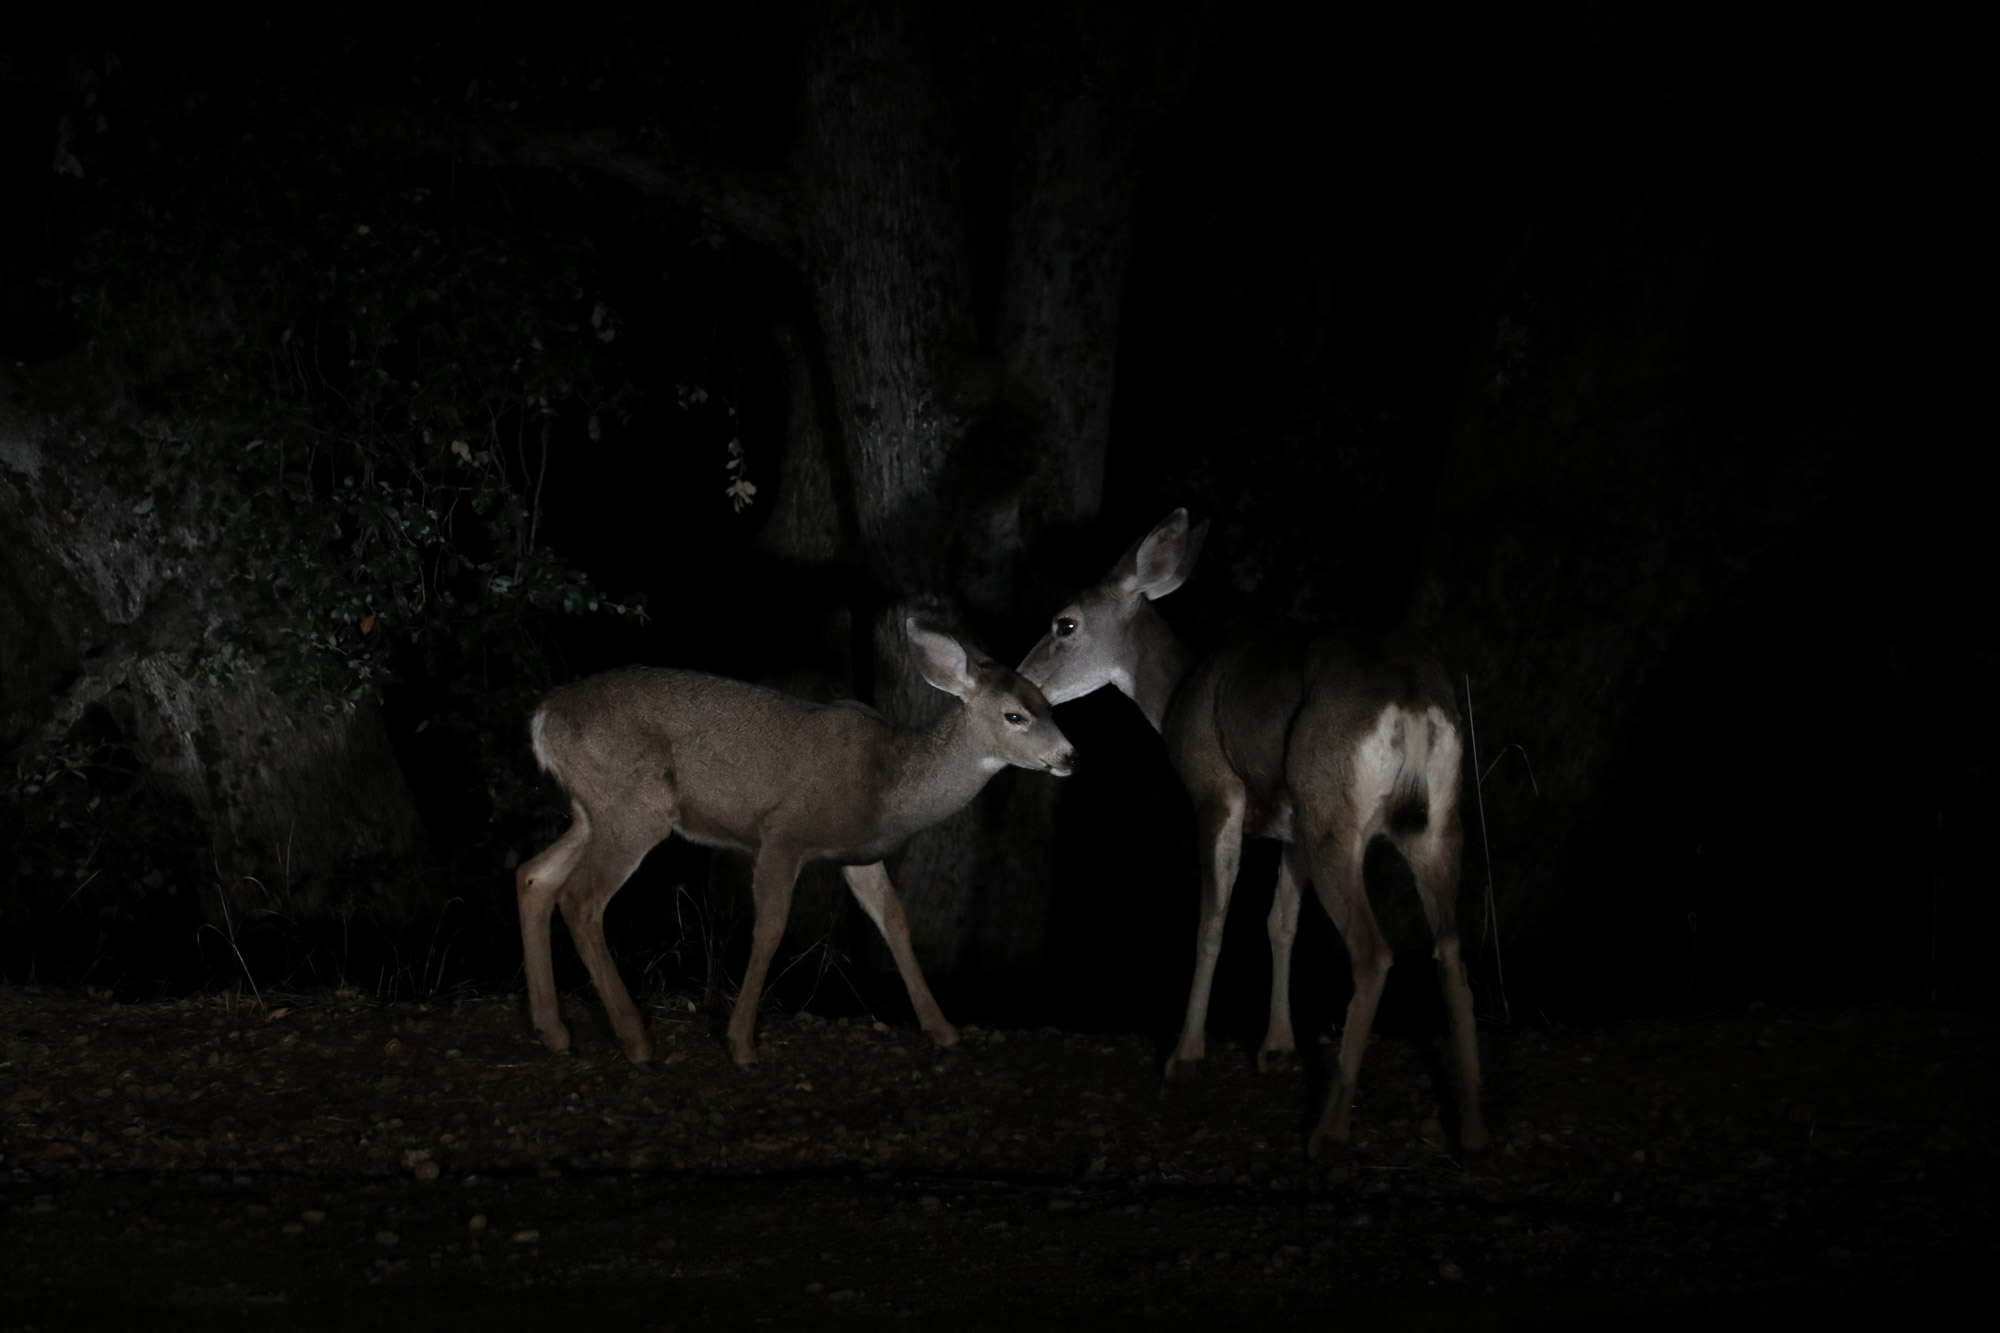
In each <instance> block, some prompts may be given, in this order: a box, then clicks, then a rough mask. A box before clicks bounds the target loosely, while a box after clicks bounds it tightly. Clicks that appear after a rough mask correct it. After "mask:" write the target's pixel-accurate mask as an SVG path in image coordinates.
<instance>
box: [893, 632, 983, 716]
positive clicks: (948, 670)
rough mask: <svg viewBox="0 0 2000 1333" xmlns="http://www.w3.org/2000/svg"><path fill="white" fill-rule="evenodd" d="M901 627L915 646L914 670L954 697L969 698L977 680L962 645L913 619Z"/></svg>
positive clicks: (976, 686) (949, 636)
mask: <svg viewBox="0 0 2000 1333" xmlns="http://www.w3.org/2000/svg"><path fill="white" fill-rule="evenodd" d="M903 628H904V630H905V631H906V632H907V633H908V634H909V636H910V642H911V643H913V644H915V645H916V647H917V669H918V670H919V671H921V672H923V673H924V679H925V680H927V681H929V682H930V683H931V684H932V685H933V686H935V687H936V688H938V689H940V690H943V691H944V692H945V693H946V694H949V695H952V696H953V697H955V698H959V699H964V698H968V697H970V696H971V694H972V692H973V690H974V689H976V688H978V685H979V678H978V677H977V676H975V675H973V674H972V662H971V659H969V658H968V657H967V656H966V652H965V646H964V645H963V644H961V643H960V642H959V641H958V640H957V639H954V638H952V637H951V635H949V634H940V633H938V632H937V631H936V630H928V629H925V628H924V627H923V626H922V625H919V624H918V623H917V618H916V617H915V616H911V617H910V618H909V619H908V620H905V621H904V622H903Z"/></svg>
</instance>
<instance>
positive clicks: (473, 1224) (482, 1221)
mask: <svg viewBox="0 0 2000 1333" xmlns="http://www.w3.org/2000/svg"><path fill="white" fill-rule="evenodd" d="M465 1229H466V1230H467V1231H484V1230H486V1214H484V1213H474V1214H473V1215H472V1216H471V1217H469V1218H467V1219H466V1222H465Z"/></svg>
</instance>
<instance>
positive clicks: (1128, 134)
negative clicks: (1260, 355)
mask: <svg viewBox="0 0 2000 1333" xmlns="http://www.w3.org/2000/svg"><path fill="white" fill-rule="evenodd" d="M1127 26H1128V29H1129V30H1128V31H1126V32H1124V33H1122V34H1120V35H1121V36H1122V38H1123V39H1124V40H1123V41H1122V43H1111V44H1110V50H1111V51H1113V52H1114V53H1115V54H1114V55H1112V56H1098V55H1092V56H1089V57H1086V56H1085V55H1084V54H1082V52H1083V51H1084V49H1085V47H1084V45H1083V40H1084V39H1083V37H1082V36H1081V35H1080V34H1078V33H1077V32H1075V31H1073V30H1071V29H1069V28H1067V27H1064V26H1061V25H1060V24H1059V23H1051V24H1050V25H1048V26H1047V27H1044V28H1037V29H1033V30H1032V31H1031V32H1030V33H1029V35H1028V37H1027V38H1026V39H1025V40H1027V41H1029V42H1031V43H1033V44H1034V45H1035V47H1036V49H1035V52H1034V54H1035V57H1036V58H1035V59H1034V60H1032V61H1027V62H1024V63H1025V64H1026V65H1028V66H1029V67H1031V68H1032V70H1033V73H1032V74H1030V75H1028V76H1027V77H1026V79H1025V80H1024V82H1023V85H1022V87H1021V88H1020V93H1019V98H1020V102H1019V110H1018V115H1017V116H1016V118H1015V119H1014V120H1013V122H1012V124H1011V125H1010V126H1009V127H1008V128H1009V130H1010V132H1011V139H1010V144H1011V150H1012V160H1011V163H1010V164H1008V169H1007V170H1006V171H1005V173H1004V175H1003V179H1004V181H1005V185H1004V189H1005V191H1006V203H1005V212H1004V223H1003V224H1002V225H1001V226H1000V227H999V228H997V229H988V230H987V231H982V230H981V228H980V226H979V225H978V224H979V223H980V222H981V221H983V220H984V219H983V218H982V217H981V216H980V215H979V214H978V212H977V209H976V207H975V204H976V199H975V195H976V190H975V188H974V185H975V183H974V182H973V181H972V180H971V179H969V177H970V176H971V174H972V173H973V172H975V171H976V170H977V169H978V168H979V167H981V166H982V165H984V166H988V167H990V165H991V164H988V163H981V162H978V161H975V160H974V159H973V157H972V155H971V154H970V152H969V149H968V139H969V137H970V136H971V133H972V128H971V126H970V125H969V123H968V122H969V121H970V120H971V119H972V118H974V117H976V116H978V115H980V114H988V115H990V114H992V112H993V108H991V107H979V106H969V105H968V104H967V99H965V98H962V97H961V98H957V99H954V98H953V97H952V96H950V95H948V93H947V91H946V89H947V83H946V76H945V74H944V73H943V72H942V71H941V69H940V64H941V60H942V56H941V54H940V42H941V41H942V39H941V38H939V36H938V35H937V33H936V32H935V31H934V30H932V29H927V28H926V27H925V26H924V25H923V24H922V23H921V22H920V19H919V11H917V10H915V9H914V8H909V7H903V6H893V5H892V6H861V5H850V6H844V7H841V8H840V9H839V10H837V11H836V12H834V13H833V14H831V15H829V16H828V17H827V19H826V21H825V23H824V24H823V26H822V27H821V28H820V29H819V31H818V33H817V34H816V37H815V39H814V41H813V43H812V45H811V47H810V52H809V59H808V68H807V72H806V82H805V88H804V93H803V96H802V99H801V106H800V117H799V119H800V125H801V137H800V140H799V143H798V146H797V150H796V154H795V157H794V161H793V176H794V180H795V183H796V187H797V195H796V197H797V198H798V199H800V200H801V201H802V203H801V204H800V208H799V219H798V220H799V222H800V223H801V225H800V227H799V230H798V235H799V249H800V269H801V276H802V279H803V288H804V292H805V299H806V302H807V306H808V313H809V316H810V330H811V334H812V335H813V336H810V337H806V336H802V335H801V334H798V333H795V332H792V331H790V330H785V331H782V332H781V335H780V341H781V344H782V345H783V346H784V348H785V350H786V352H787V355H788V356H789V358H790V360H791V364H792V371H791V375H790V380H791V386H792V411H791V426H790V438H789V440H788V442H787V446H786V451H785V458H784V462H783V466H782V480H781V489H780V492H779V495H778V497H777V501H776V505H777V509H776V512H775V513H774V515H773V518H772V520H771V522H770V525H769V526H768V527H767V529H766V532H765V537H764V543H765V545H766V546H767V548H768V549H771V550H772V551H773V552H774V553H775V554H778V555H781V556H784V557H786V558H788V559H791V560H794V561H797V562H798V563H801V564H806V565H820V564H825V563H829V562H833V561H844V562H847V563H849V564H851V565H853V566H855V567H857V568H858V569H859V570H860V571H862V573H863V575H864V578H863V579H862V581H861V584H862V586H863V587H865V588H866V589H868V591H866V592H863V593H861V594H860V604H858V605H854V606H851V607H849V608H848V616H847V621H846V623H848V624H850V625H851V626H852V627H853V631H854V633H855V635H856V636H857V637H856V639H855V640H854V641H853V647H854V649H855V652H854V654H853V655H854V656H855V657H856V658H858V659H859V662H858V671H857V674H859V675H861V676H862V677H863V679H861V680H859V681H856V682H850V683H849V687H850V688H852V689H853V690H854V691H855V692H857V693H860V694H863V695H864V696H869V697H872V700H873V702H874V703H875V704H876V705H877V706H878V707H880V708H882V709H883V711H885V712H886V713H888V714H889V715H890V716H892V717H894V718H896V719H897V720H898V721H900V722H903V723H904V724H906V725H921V724H922V723H924V722H927V721H929V720H930V719H931V718H933V717H935V716H936V715H937V713H938V711H939V710H940V709H941V708H943V707H945V706H947V703H948V701H947V700H945V699H944V697H943V696H941V695H939V694H937V692H936V691H934V690H932V689H931V688H930V687H929V686H928V685H926V684H925V683H924V681H923V680H922V678H921V676H920V675H918V673H917V672H916V670H915V669H914V663H913V661H912V659H911V657H910V654H909V652H908V645H907V643H906V641H905V637H904V633H903V621H904V618H905V617H906V616H908V615H911V614H921V615H926V616H929V617H931V618H934V619H936V620H939V621H942V622H944V623H946V624H950V625H956V626H968V622H969V627H970V628H971V629H973V630H974V632H975V636H981V635H987V636H990V635H996V634H997V635H1015V636H1022V637H1025V626H1026V624H1027V623H1028V622H1029V620H1030V618H1032V617H1034V616H1036V615H1038V614H1040V612H1042V611H1043V610H1045V609H1046V608H1044V607H1042V606H1041V605H1040V604H1039V603H1040V601H1041V600H1045V599H1046V593H1045V591H1044V590H1043V589H1041V588H1040V587H1039V586H1037V585H1035V584H1034V583H1033V582H1032V581H1031V579H1030V578H1029V577H1028V576H1027V568H1026V552H1027V550H1028V548H1029V545H1030V544H1031V542H1032V541H1033V539H1034V538H1035V536H1036V534H1037V533H1038V532H1039V531H1041V530H1043V529H1045V528H1048V527H1053V526H1063V525H1072V524H1080V523H1084V522H1086V521H1088V520H1089V519H1090V518H1092V517H1093V516H1094V515H1095V513H1096V509H1097V505H1098V502H1099V499H1100V496H1101V494H1102V491H1103V483H1104V461H1105V440H1106V435H1107V432H1108V428H1109V422H1110V406H1111V393H1112V371H1113V363H1114V360H1115V354H1116V346H1117V329H1118V315H1119V308H1120V304H1121V301H1122V298H1123V292H1124V283H1125V274H1126V266H1127V261H1128V259H1129V256H1130V252H1131V228H1132V201H1133V192H1134V186H1135V179H1136V165H1137V163H1136V157H1137V145H1138V139H1139V134H1140V131H1141V129H1142V128H1143V123H1144V120H1145V116H1146V112H1145V110H1144V108H1145V107H1146V106H1147V105H1148V103H1147V101H1146V100H1145V99H1144V98H1142V97H1141V96H1140V90H1139V86H1138V85H1139V77H1138V74H1137V72H1136V71H1135V70H1134V69H1133V68H1131V67H1130V65H1131V64H1136V63H1138V62H1137V61H1136V59H1135V58H1134V55H1133V52H1134V49H1135V47H1141V46H1142V45H1143V44H1142V42H1141V39H1142V38H1143V37H1144V36H1145V34H1144V33H1143V32H1142V31H1140V25H1139V24H1138V23H1137V22H1136V21H1133V22H1130V23H1129V24H1128V25H1127ZM1102 37H1103V35H1102V34H1093V35H1092V38H1091V40H1092V42H1093V43H1101V41H1102ZM1090 49H1091V50H1092V51H1101V50H1104V49H1105V47H1104V46H1103V45H1092V46H1091V47H1090ZM1120 62H1126V63H1120ZM982 242H984V243H985V244H984V246H982ZM990 249H998V250H999V252H1000V253H999V254H998V256H997V257H996V256H993V255H991V254H989V253H988V250H990ZM996 258H997V262H994V261H995V260H996ZM982 272H997V275H998V277H997V283H996V287H997V291H996V292H995V293H994V296H993V299H992V300H991V301H990V303H989V302H982V299H981V294H980V290H979V287H980V274H981V273H982ZM983 304H985V305H990V310H989V313H987V314H986V315H985V317H984V318H982V317H981V314H980V310H981V308H982V305H983ZM982 646H984V647H986V648H987V649H988V650H989V651H992V652H994V653H995V654H996V655H998V656H1000V657H1002V658H1008V657H1009V654H1011V653H1013V652H1016V651H1018V649H1019V648H1020V646H1021V645H1020V644H1019V643H1013V642H1004V643H1003V642H988V643H986V644H984V645H982ZM1010 660H1011V659H1010ZM1056 795H1057V789H1056V786H1055V784H1054V783H1053V782H1051V781H1049V780H1048V779H1046V778H1040V777H1035V776H1030V775H1025V774H1018V773H1005V774H1001V775H1000V776H999V777H997V778H996V779H995V781H994V783H993V784H992V785H991V787H989V789H988V791H987V792H986V794H985V795H984V796H982V798H981V799H980V800H979V801H977V802H975V803H974V804H973V805H972V806H970V807H968V808H967V809H965V810H963V811H961V812H960V813H959V814H958V815H956V816H954V817H953V818H952V819H950V820H947V821H945V822H944V823H943V824H941V825H939V826H937V827H936V828H933V829H931V830H928V831H927V832H925V833H923V834H920V835H918V837H916V838H915V839H913V840H912V842H911V844H910V846H909V847H908V848H907V850H906V851H905V852H904V854H903V855H902V856H901V858H900V859H899V860H898V861H897V862H896V863H894V864H892V867H891V868H892V871H893V872H894V873H895V875H896V877H897V882H898V883H899V885H900V886H901V888H902V892H903V896H904V899H905V905H906V908H907V910H908V915H909V920H910V928H911V932H912V935H913V938H914V939H915V941H916V947H917V950H918V953H919V955H920V957H921V958H922V959H923V962H924V966H925V967H926V968H927V969H929V970H933V971H934V972H936V973H938V974H940V975H942V974H949V973H951V972H953V971H961V970H973V971H978V972H981V973H1019V972H1022V971H1027V970H1032V968H1033V967H1034V966H1035V965H1036V964H1037V963H1038V962H1039V960H1040V957H1041V953H1042V949H1043V945H1044V942H1045V937H1046V933H1047V924H1048V907H1049V893H1050V889H1051V885H1052V882H1053V875H1052V873H1051V867H1050V866H1049V865H1048V864H1047V860H1048V850H1049V847H1050V836H1049V833H1050V828H1051V823H1052V819H1053V811H1054V802H1055V797H1056ZM815 928H817V927H816V925H815Z"/></svg>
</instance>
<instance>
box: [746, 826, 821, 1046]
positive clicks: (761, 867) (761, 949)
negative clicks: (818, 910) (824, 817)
mask: <svg viewBox="0 0 2000 1333" xmlns="http://www.w3.org/2000/svg"><path fill="white" fill-rule="evenodd" d="M802 864H804V859H803V858H802V857H800V856H799V854H798V853H797V852H794V851H791V850H789V849H787V848H782V847H774V846H772V845H771V844H770V843H768V842H767V843H765V844H764V845H763V846H762V847H760V848H758V849H757V863H756V865H755V867H754V868H752V870H751V872H750V897H751V902H752V905H753V907H754V909H755V914H756V919H755V924H754V925H753V926H752V927H751V932H750V965H749V966H748V967H747V968H745V969H744V972H743V989H742V990H741V991H739V992H738V993H737V996H736V1008H735V1009H733V1010H732V1011H731V1012H730V1015H729V1058H730V1059H732V1060H734V1061H735V1062H736V1063H737V1064H739V1065H754V1064H756V1063H757V1040H756V1032H757V1001H758V999H759V998H760V997H761V996H762V995H763V993H764V977H765V976H766V974H768V973H769V972H770V970H771V957H772V955H773V954H775V953H777V952H778V941H779V940H781V939H783V938H784V934H785V918H787V917H789V916H790V915H791V914H792V886H793V885H794V884H795V883H796V882H797V881H798V878H799V867H800V866H801V865H802Z"/></svg>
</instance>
